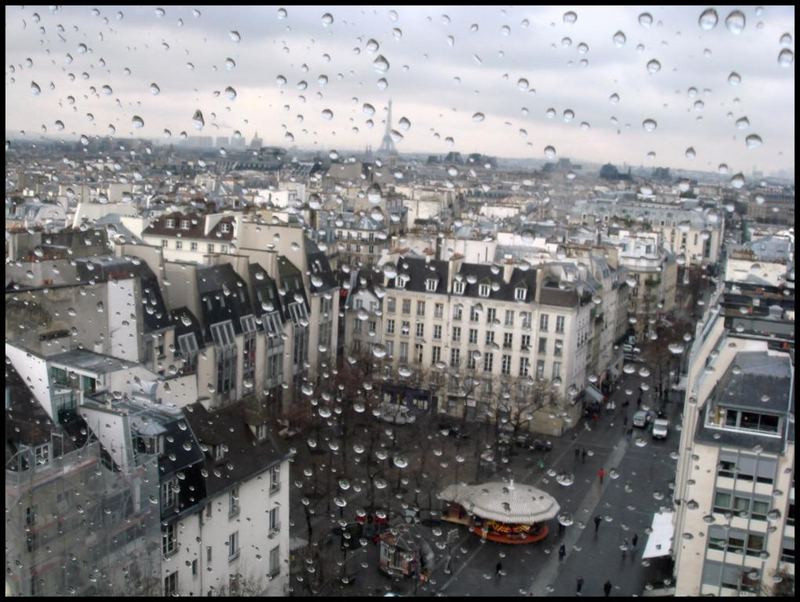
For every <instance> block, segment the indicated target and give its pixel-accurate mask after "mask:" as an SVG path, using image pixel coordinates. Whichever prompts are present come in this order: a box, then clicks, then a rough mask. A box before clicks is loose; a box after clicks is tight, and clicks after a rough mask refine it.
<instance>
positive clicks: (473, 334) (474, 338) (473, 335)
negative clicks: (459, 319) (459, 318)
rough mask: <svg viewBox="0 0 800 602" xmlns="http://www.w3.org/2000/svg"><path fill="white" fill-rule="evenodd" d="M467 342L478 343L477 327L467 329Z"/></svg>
mask: <svg viewBox="0 0 800 602" xmlns="http://www.w3.org/2000/svg"><path fill="white" fill-rule="evenodd" d="M469 342H470V344H472V345H476V344H477V343H478V329H477V328H470V329H469Z"/></svg>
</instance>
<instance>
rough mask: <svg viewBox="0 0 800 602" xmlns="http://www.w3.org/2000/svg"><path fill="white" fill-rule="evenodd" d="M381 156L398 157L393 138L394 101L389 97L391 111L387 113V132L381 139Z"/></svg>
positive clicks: (379, 151)
mask: <svg viewBox="0 0 800 602" xmlns="http://www.w3.org/2000/svg"><path fill="white" fill-rule="evenodd" d="M378 156H379V157H396V156H397V149H396V148H395V146H394V140H392V101H391V99H389V112H388V113H387V115H386V132H384V134H383V140H381V147H380V148H379V149H378Z"/></svg>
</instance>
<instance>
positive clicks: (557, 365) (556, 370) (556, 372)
mask: <svg viewBox="0 0 800 602" xmlns="http://www.w3.org/2000/svg"><path fill="white" fill-rule="evenodd" d="M553 378H554V379H556V378H561V362H553Z"/></svg>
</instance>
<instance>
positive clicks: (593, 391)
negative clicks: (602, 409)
mask: <svg viewBox="0 0 800 602" xmlns="http://www.w3.org/2000/svg"><path fill="white" fill-rule="evenodd" d="M584 390H585V391H586V397H588V398H589V399H591V400H592V401H596V402H598V403H599V402H602V401H603V399H605V396H604V395H603V394H602V393H601V392H600V390H599V389H598V388H597V387H595V386H594V385H586V389H584Z"/></svg>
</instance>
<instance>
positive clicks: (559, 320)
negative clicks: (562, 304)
mask: <svg viewBox="0 0 800 602" xmlns="http://www.w3.org/2000/svg"><path fill="white" fill-rule="evenodd" d="M556 332H558V333H560V334H564V316H556Z"/></svg>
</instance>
